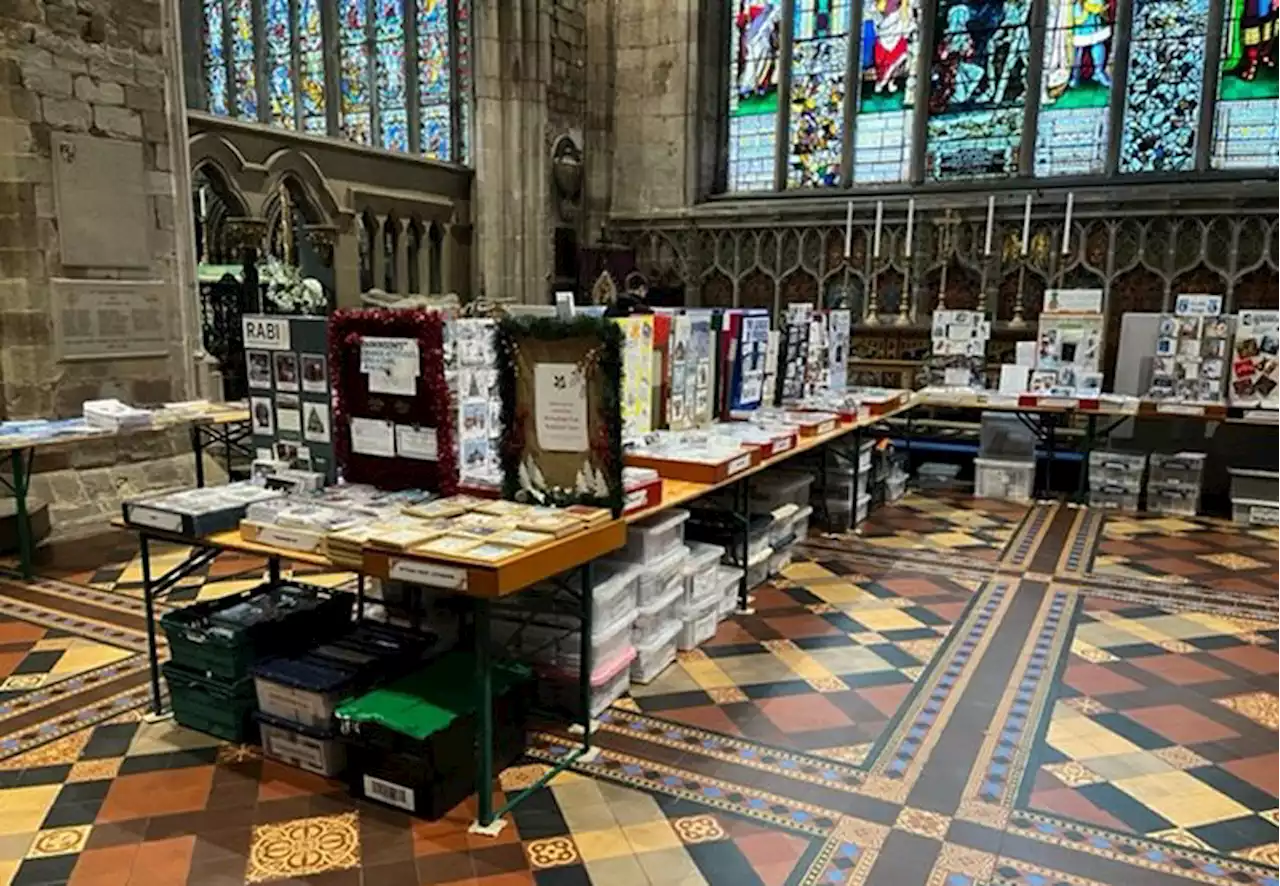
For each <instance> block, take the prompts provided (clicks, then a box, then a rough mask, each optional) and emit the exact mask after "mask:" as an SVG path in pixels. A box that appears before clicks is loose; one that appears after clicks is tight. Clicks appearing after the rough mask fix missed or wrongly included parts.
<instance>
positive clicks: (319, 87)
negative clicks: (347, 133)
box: [298, 0, 328, 135]
mask: <svg viewBox="0 0 1280 886" xmlns="http://www.w3.org/2000/svg"><path fill="white" fill-rule="evenodd" d="M298 67H299V71H298V93H299V95H300V97H301V100H302V128H303V129H305V130H306V131H307V132H311V133H316V134H318V135H324V134H325V132H326V131H328V121H327V119H326V118H325V112H324V29H323V27H322V25H321V23H320V0H298Z"/></svg>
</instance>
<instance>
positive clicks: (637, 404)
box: [613, 315, 653, 437]
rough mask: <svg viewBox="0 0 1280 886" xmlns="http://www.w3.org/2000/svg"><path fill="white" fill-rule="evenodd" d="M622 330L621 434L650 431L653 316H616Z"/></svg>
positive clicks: (651, 419) (634, 434)
mask: <svg viewBox="0 0 1280 886" xmlns="http://www.w3.org/2000/svg"><path fill="white" fill-rule="evenodd" d="M613 322H614V323H616V324H617V325H618V328H619V329H620V330H622V435H623V436H624V437H636V436H640V435H641V434H647V433H649V431H651V430H653V316H652V315H644V316H635V317H620V318H617V319H615V320H614V321H613Z"/></svg>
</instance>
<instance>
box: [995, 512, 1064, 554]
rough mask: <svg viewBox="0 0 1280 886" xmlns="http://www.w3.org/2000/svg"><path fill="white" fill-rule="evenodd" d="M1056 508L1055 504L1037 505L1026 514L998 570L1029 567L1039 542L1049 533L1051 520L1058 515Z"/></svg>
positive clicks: (1006, 549) (1010, 541)
mask: <svg viewBox="0 0 1280 886" xmlns="http://www.w3.org/2000/svg"><path fill="white" fill-rule="evenodd" d="M1058 507H1059V505H1058V503H1057V502H1050V503H1047V504H1045V503H1037V504H1036V505H1035V507H1033V508H1032V509H1031V510H1030V511H1029V512H1028V513H1027V516H1026V517H1024V518H1023V520H1022V525H1020V526H1019V527H1018V529H1017V531H1016V532H1014V534H1013V538H1011V539H1010V540H1009V546H1008V547H1007V548H1005V552H1004V556H1003V557H1001V558H1000V562H999V564H998V565H999V568H1001V569H1025V568H1026V567H1028V566H1030V565H1031V560H1032V558H1033V557H1034V556H1035V554H1036V550H1037V549H1038V548H1039V547H1040V542H1041V541H1042V540H1043V539H1044V536H1045V534H1046V533H1047V532H1048V531H1049V526H1050V524H1052V523H1053V518H1054V517H1056V516H1057V515H1058Z"/></svg>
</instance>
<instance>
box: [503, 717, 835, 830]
mask: <svg viewBox="0 0 1280 886" xmlns="http://www.w3.org/2000/svg"><path fill="white" fill-rule="evenodd" d="M534 743H535V744H534V747H532V748H530V749H529V752H528V754H529V756H530V757H533V758H534V759H538V760H543V761H546V762H549V763H555V762H558V761H559V760H560V759H561V758H563V757H564V756H565V755H566V754H569V753H571V752H573V751H574V750H576V749H577V748H578V747H579V746H578V745H576V744H573V743H571V742H569V741H568V740H566V739H564V738H561V737H559V736H555V735H550V734H547V733H537V734H536V735H535V736H534ZM571 768H572V769H573V770H574V771H575V772H581V773H585V774H588V775H593V776H596V777H597V778H603V779H606V780H609V781H615V782H618V783H620V784H625V785H628V786H630V787H634V788H639V789H641V790H646V791H651V792H653V793H658V794H665V795H667V796H670V797H678V798H680V799H682V800H689V801H692V802H694V803H699V804H701V805H704V806H710V807H713V808H716V809H721V810H724V811H725V812H732V813H735V814H737V815H741V816H744V817H746V818H752V819H756V820H757V821H763V822H766V823H768V824H771V825H773V826H775V827H780V828H786V829H787V830H792V831H797V832H799V833H802V834H807V835H809V836H817V837H825V836H827V835H829V834H830V833H831V831H832V829H833V828H834V827H835V826H836V822H837V821H838V820H839V818H840V816H839V814H838V813H835V812H832V811H831V810H828V809H823V808H822V807H820V806H814V805H812V804H809V803H802V802H800V801H797V800H793V799H791V798H789V797H781V796H779V795H777V794H771V793H769V792H767V791H758V790H754V789H752V788H749V787H745V786H742V785H736V784H730V783H729V782H726V781H721V780H719V779H715V778H708V777H706V776H703V775H698V774H697V773H693V772H686V771H684V770H682V769H677V768H676V767H674V766H667V765H665V764H662V763H656V762H654V761H652V760H644V759H641V758H640V757H634V756H632V755H630V754H624V753H621V752H619V751H614V750H610V749H608V748H600V749H599V753H598V754H596V755H595V756H594V757H593V758H592V759H591V760H589V761H585V762H584V761H583V760H577V761H575V762H574V763H573V764H572V765H571Z"/></svg>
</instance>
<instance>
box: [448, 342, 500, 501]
mask: <svg viewBox="0 0 1280 886" xmlns="http://www.w3.org/2000/svg"><path fill="white" fill-rule="evenodd" d="M497 328H498V325H497V322H496V321H494V320H491V319H488V318H466V319H459V320H449V321H446V323H445V360H446V369H447V373H448V376H449V382H450V390H451V391H452V393H453V398H454V402H455V403H457V405H458V410H457V421H458V433H457V435H456V436H457V440H458V482H459V483H460V484H462V485H464V486H466V485H471V486H487V487H494V488H496V487H500V486H501V485H502V463H501V459H500V458H499V454H498V446H499V443H500V441H501V439H502V396H501V394H500V393H499V389H498V344H497V340H496V335H497Z"/></svg>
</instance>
